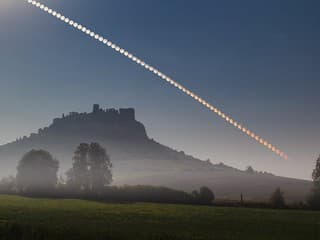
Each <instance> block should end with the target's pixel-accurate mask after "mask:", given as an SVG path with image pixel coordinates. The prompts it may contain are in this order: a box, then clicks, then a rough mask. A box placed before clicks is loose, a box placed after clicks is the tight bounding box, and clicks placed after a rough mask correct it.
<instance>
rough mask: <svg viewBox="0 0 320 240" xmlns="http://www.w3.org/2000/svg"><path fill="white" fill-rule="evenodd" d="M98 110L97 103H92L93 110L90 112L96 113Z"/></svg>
mask: <svg viewBox="0 0 320 240" xmlns="http://www.w3.org/2000/svg"><path fill="white" fill-rule="evenodd" d="M99 110H100V106H99V104H93V110H92V112H93V113H97V112H99Z"/></svg>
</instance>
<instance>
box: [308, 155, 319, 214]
mask: <svg viewBox="0 0 320 240" xmlns="http://www.w3.org/2000/svg"><path fill="white" fill-rule="evenodd" d="M312 179H313V188H312V189H311V194H310V195H309V196H308V199H307V202H308V204H309V206H310V207H311V208H313V209H320V156H319V158H318V159H317V161H316V166H315V169H314V170H313V172H312Z"/></svg>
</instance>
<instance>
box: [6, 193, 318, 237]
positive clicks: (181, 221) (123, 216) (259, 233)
mask: <svg viewBox="0 0 320 240" xmlns="http://www.w3.org/2000/svg"><path fill="white" fill-rule="evenodd" d="M0 239H10V240H11V239H28V240H31V239H55V240H56V239H68V240H70V239H92V240H96V239H97V240H100V239H106V240H107V239H115V240H121V239H128V240H129V239H130V240H135V239H137V240H138V239H139V240H144V239H145V240H147V239H148V240H149V239H155V240H162V239H176V240H180V239H186V240H191V239H194V240H196V239H199V240H200V239H201V240H205V239H210V240H215V239H218V240H220V239H225V240H229V239H230V240H237V239H245V240H250V239H252V240H278V239H279V240H286V239H290V240H295V239H296V240H298V239H304V240H305V239H308V240H313V239H314V240H319V239H320V212H311V211H293V210H268V209H246V208H224V207H205V206H187V205H169V204H146V203H134V204H109V203H108V204H107V203H97V202H91V201H82V200H48V199H32V198H23V197H17V196H0Z"/></svg>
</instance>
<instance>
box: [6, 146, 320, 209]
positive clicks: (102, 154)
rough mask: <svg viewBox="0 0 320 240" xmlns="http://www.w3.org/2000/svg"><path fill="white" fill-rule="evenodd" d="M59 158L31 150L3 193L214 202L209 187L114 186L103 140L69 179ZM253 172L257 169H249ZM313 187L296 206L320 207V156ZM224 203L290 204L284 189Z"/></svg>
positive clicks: (86, 149)
mask: <svg viewBox="0 0 320 240" xmlns="http://www.w3.org/2000/svg"><path fill="white" fill-rule="evenodd" d="M58 170H59V161H58V160H57V159H55V158H54V157H53V156H52V155H51V154H50V153H49V152H48V151H45V150H31V151H29V152H27V153H26V154H25V155H24V156H23V157H22V159H21V160H20V161H19V163H18V166H17V174H16V176H15V177H13V176H10V177H5V178H3V179H2V180H1V181H0V193H10V194H12V193H14V194H23V195H30V196H48V197H62V198H64V197H72V198H89V199H96V200H108V201H146V202H167V203H187V204H212V203H213V201H214V200H215V195H214V193H213V192H212V191H211V190H210V189H209V188H208V187H205V186H204V187H201V188H200V189H199V191H193V192H191V193H187V192H184V191H178V190H174V189H170V188H165V187H154V186H142V185H140V186H121V187H117V186H110V184H111V183H112V181H113V174H112V163H111V160H110V157H109V155H108V154H107V152H106V150H105V149H104V148H103V147H102V146H101V145H100V144H99V143H90V144H88V143H81V144H80V145H79V146H78V147H77V148H76V150H75V152H74V156H73V158H72V167H71V168H70V169H69V170H68V171H67V172H66V179H61V178H60V179H59V178H58V176H57V174H58ZM248 171H250V172H252V171H253V169H249V170H247V172H248ZM312 180H313V187H312V189H311V191H310V194H309V195H308V196H307V198H306V204H305V203H299V206H297V205H296V206H295V208H311V209H316V210H320V156H319V158H318V159H317V160H316V166H315V169H314V170H313V172H312ZM220 204H221V205H236V206H248V207H250V206H260V207H273V208H286V207H288V206H287V204H286V202H285V197H284V192H283V191H282V190H281V189H280V188H277V189H276V190H275V191H274V192H273V193H272V194H271V196H270V199H269V202H268V203H267V204H264V203H252V202H244V196H243V194H241V196H240V202H239V203H236V204H235V203H234V202H228V201H225V202H224V203H221V202H220Z"/></svg>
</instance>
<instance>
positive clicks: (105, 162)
mask: <svg viewBox="0 0 320 240" xmlns="http://www.w3.org/2000/svg"><path fill="white" fill-rule="evenodd" d="M89 159H90V161H89V163H90V169H89V172H90V180H91V189H92V190H94V191H99V190H101V189H102V188H103V187H104V186H106V185H109V184H110V183H111V182H112V172H111V168H112V164H111V162H110V158H109V156H108V155H107V153H106V150H105V149H104V148H103V147H101V146H100V144H99V143H91V144H90V148H89Z"/></svg>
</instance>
